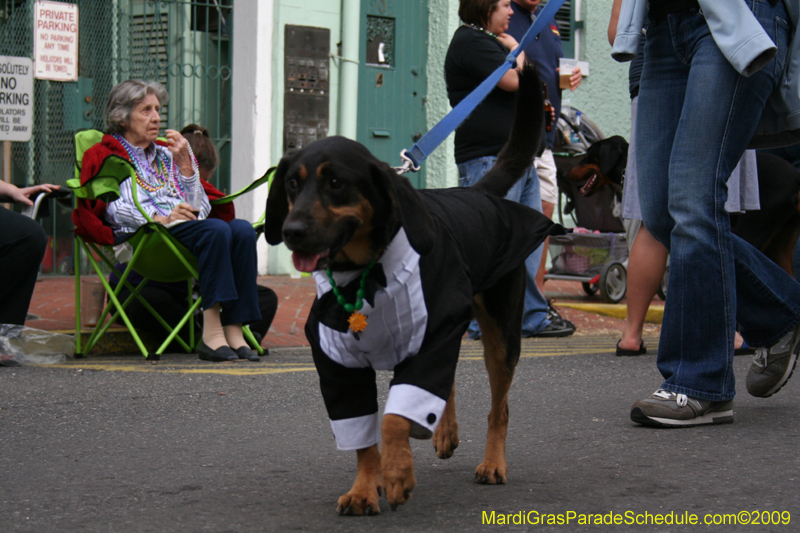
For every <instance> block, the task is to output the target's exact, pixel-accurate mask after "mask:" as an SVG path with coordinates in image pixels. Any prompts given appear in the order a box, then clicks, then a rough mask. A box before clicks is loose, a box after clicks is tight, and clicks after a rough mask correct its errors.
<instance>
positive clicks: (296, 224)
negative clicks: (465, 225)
mask: <svg viewBox="0 0 800 533" xmlns="http://www.w3.org/2000/svg"><path fill="white" fill-rule="evenodd" d="M307 234H308V224H306V223H305V222H303V221H301V220H291V221H286V223H285V224H284V225H283V240H284V241H286V242H287V243H291V242H298V241H302V240H303V239H304V238H305V237H306V235H307Z"/></svg>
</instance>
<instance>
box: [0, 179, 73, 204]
mask: <svg viewBox="0 0 800 533" xmlns="http://www.w3.org/2000/svg"><path fill="white" fill-rule="evenodd" d="M60 188H61V186H60V185H52V184H50V183H42V184H41V185H33V186H31V187H23V188H21V189H20V188H19V187H17V186H16V185H13V184H11V183H6V182H5V181H0V195H2V196H8V197H9V198H11V200H12V201H14V202H16V203H18V204H23V205H33V202H32V201H31V199H30V197H31V196H33V195H35V194H36V193H37V192H44V193H45V194H47V193H50V192H53V191H57V190H58V189H60Z"/></svg>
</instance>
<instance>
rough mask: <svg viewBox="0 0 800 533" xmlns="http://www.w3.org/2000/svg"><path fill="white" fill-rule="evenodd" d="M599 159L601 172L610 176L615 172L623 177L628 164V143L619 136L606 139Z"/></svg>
mask: <svg viewBox="0 0 800 533" xmlns="http://www.w3.org/2000/svg"><path fill="white" fill-rule="evenodd" d="M597 159H598V160H599V162H600V172H601V173H602V174H603V175H605V176H608V175H610V174H611V172H613V171H615V170H616V172H617V173H618V174H619V175H621V173H622V171H623V170H625V166H626V165H627V164H628V141H626V140H625V139H624V138H622V137H620V136H619V135H614V136H613V137H609V138H608V139H606V142H604V143H603V146H602V147H601V150H600V153H599V154H598V157H597Z"/></svg>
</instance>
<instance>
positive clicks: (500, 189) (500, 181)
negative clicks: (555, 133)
mask: <svg viewBox="0 0 800 533" xmlns="http://www.w3.org/2000/svg"><path fill="white" fill-rule="evenodd" d="M544 120H545V118H544V95H543V94H542V84H541V82H540V81H539V73H538V71H537V70H536V67H534V66H532V65H526V66H525V68H524V69H523V70H522V73H521V74H520V78H519V90H518V91H517V105H516V114H515V116H514V124H513V125H512V126H511V135H510V136H509V138H508V142H506V144H505V146H503V149H502V150H500V153H499V154H498V155H497V161H496V162H495V164H494V166H493V167H492V169H491V170H489V172H487V173H486V175H485V176H484V177H483V178H481V179H480V180H478V182H477V183H475V185H473V186H474V187H477V188H479V189H483V190H484V191H486V192H488V193H489V194H493V195H495V196H505V195H506V194H507V193H508V191H509V189H511V187H512V186H513V185H514V184H515V183H516V182H517V180H519V179H520V178H521V177H522V176H523V175H524V174H525V171H526V170H528V168H530V166H531V165H532V164H533V158H534V157H536V156H537V155H539V154H541V152H542V150H543V149H544V146H545V145H544V140H545V139H544Z"/></svg>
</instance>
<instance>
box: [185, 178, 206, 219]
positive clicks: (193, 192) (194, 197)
mask: <svg viewBox="0 0 800 533" xmlns="http://www.w3.org/2000/svg"><path fill="white" fill-rule="evenodd" d="M185 194H186V203H187V204H189V206H191V208H192V212H193V213H195V214H197V213H199V212H200V209H201V208H202V207H203V188H202V187H201V186H200V185H199V184H198V186H197V187H188V188H187V189H186V191H185Z"/></svg>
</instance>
